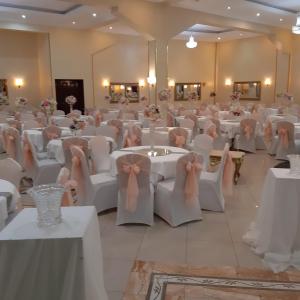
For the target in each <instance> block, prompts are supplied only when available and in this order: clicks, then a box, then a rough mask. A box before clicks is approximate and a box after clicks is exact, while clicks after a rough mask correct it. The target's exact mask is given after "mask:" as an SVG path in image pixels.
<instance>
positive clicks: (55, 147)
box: [47, 136, 117, 164]
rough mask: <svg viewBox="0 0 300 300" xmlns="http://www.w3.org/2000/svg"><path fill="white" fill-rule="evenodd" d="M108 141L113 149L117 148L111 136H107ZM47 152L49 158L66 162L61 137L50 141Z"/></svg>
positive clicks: (88, 137) (87, 137)
mask: <svg viewBox="0 0 300 300" xmlns="http://www.w3.org/2000/svg"><path fill="white" fill-rule="evenodd" d="M82 138H86V139H90V138H92V136H82ZM105 138H106V141H107V142H108V143H110V144H111V145H112V146H111V148H112V149H116V147H117V145H116V143H115V141H114V140H113V139H112V138H110V137H107V136H106V137H105ZM47 154H48V158H55V159H56V160H57V161H58V162H59V163H61V164H64V163H65V154H64V150H63V146H62V140H61V139H54V140H51V141H49V143H48V145H47Z"/></svg>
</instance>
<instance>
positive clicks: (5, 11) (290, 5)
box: [0, 0, 300, 41]
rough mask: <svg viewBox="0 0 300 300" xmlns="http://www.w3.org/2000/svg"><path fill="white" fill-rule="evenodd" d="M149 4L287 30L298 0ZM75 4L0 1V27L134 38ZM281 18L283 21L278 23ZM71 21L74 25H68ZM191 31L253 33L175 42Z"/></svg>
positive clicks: (108, 17)
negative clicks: (82, 31) (91, 31)
mask: <svg viewBox="0 0 300 300" xmlns="http://www.w3.org/2000/svg"><path fill="white" fill-rule="evenodd" d="M120 1H121V0H120ZM140 1H142V0H140ZM149 1H152V2H167V3H168V4H169V5H174V6H177V7H182V8H187V9H192V10H196V11H202V12H206V13H211V14H215V15H220V16H227V17H231V18H235V19H241V20H246V21H250V22H255V23H260V24H266V25H272V26H277V27H283V28H289V29H290V28H291V26H292V25H294V24H295V22H296V14H295V12H296V11H300V0H149ZM75 2H76V3H75ZM78 3H80V0H78V1H75V0H74V2H72V0H68V2H67V1H55V0H0V25H1V23H2V24H4V23H11V24H18V26H19V28H21V27H22V24H23V25H34V26H44V27H49V26H51V27H64V28H74V29H87V28H92V29H97V30H101V31H104V32H110V33H118V34H128V35H138V33H137V32H136V31H134V30H133V29H132V28H130V27H128V26H127V25H126V24H124V23H122V22H119V21H118V20H116V19H115V17H114V16H113V15H112V14H111V11H110V7H109V6H108V5H106V6H105V5H96V6H87V5H81V4H78ZM228 6H230V7H231V9H230V10H228V9H227V7H228ZM258 12H259V13H260V14H261V16H260V17H257V16H256V14H257V13H258ZM93 13H97V17H93V16H92V14H93ZM22 14H25V15H26V19H23V18H22ZM281 18H282V19H283V21H280V19H281ZM74 21H75V22H76V24H72V22H74ZM110 25H111V26H112V27H113V28H112V29H109V27H110ZM24 28H25V26H24ZM192 31H193V35H194V36H195V37H196V38H197V39H199V40H206V41H215V40H216V38H217V36H219V35H220V36H221V37H222V40H228V39H235V38H246V37H252V36H255V34H253V33H246V32H239V31H232V30H228V29H227V28H215V27H211V26H210V27H207V25H202V24H195V25H194V26H193V27H192V28H190V29H187V30H186V31H184V32H183V33H181V34H180V35H178V36H177V37H176V38H180V39H182V38H184V39H186V38H187V37H188V36H189V35H190V34H191V32H192ZM194 31H195V32H194ZM208 31H213V32H208ZM217 31H218V32H217ZM219 31H225V32H219Z"/></svg>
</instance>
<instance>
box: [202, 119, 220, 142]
mask: <svg viewBox="0 0 300 300" xmlns="http://www.w3.org/2000/svg"><path fill="white" fill-rule="evenodd" d="M203 129H204V130H203V131H204V133H205V134H207V135H209V136H210V137H211V138H213V139H215V138H216V137H217V136H218V133H217V126H216V125H215V124H214V123H213V122H212V121H211V120H207V121H206V122H205V124H204V128H203Z"/></svg>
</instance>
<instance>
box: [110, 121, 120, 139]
mask: <svg viewBox="0 0 300 300" xmlns="http://www.w3.org/2000/svg"><path fill="white" fill-rule="evenodd" d="M107 125H109V126H111V127H112V128H113V129H114V130H115V132H116V137H117V139H118V138H119V137H120V136H121V134H122V129H123V123H122V121H120V120H109V121H107ZM117 139H116V140H117Z"/></svg>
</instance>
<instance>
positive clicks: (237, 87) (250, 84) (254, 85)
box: [233, 81, 261, 101]
mask: <svg viewBox="0 0 300 300" xmlns="http://www.w3.org/2000/svg"><path fill="white" fill-rule="evenodd" d="M233 91H234V92H240V93H241V98H240V100H252V101H258V100H260V97H261V82H260V81H237V82H234V84H233Z"/></svg>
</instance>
